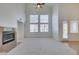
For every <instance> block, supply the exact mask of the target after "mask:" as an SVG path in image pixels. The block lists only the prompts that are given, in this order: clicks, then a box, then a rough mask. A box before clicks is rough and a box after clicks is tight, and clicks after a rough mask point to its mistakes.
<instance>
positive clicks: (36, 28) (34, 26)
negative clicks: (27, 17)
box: [30, 24, 38, 32]
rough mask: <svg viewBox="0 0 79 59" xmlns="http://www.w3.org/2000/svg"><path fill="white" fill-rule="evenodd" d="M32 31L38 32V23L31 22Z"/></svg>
mask: <svg viewBox="0 0 79 59" xmlns="http://www.w3.org/2000/svg"><path fill="white" fill-rule="evenodd" d="M30 32H38V24H30Z"/></svg>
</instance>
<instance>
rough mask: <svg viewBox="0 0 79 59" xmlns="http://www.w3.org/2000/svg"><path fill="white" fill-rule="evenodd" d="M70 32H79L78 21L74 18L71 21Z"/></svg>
mask: <svg viewBox="0 0 79 59" xmlns="http://www.w3.org/2000/svg"><path fill="white" fill-rule="evenodd" d="M70 32H71V33H77V32H78V21H76V20H73V21H71V22H70Z"/></svg>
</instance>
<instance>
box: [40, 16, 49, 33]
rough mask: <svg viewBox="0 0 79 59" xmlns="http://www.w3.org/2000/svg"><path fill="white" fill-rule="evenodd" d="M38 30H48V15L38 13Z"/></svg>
mask: <svg viewBox="0 0 79 59" xmlns="http://www.w3.org/2000/svg"><path fill="white" fill-rule="evenodd" d="M40 32H48V15H40Z"/></svg>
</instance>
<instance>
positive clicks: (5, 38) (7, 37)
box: [2, 31, 15, 45]
mask: <svg viewBox="0 0 79 59" xmlns="http://www.w3.org/2000/svg"><path fill="white" fill-rule="evenodd" d="M14 40H15V32H14V31H3V32H2V44H3V45H4V44H7V43H9V42H11V41H14Z"/></svg>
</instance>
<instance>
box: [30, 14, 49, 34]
mask: <svg viewBox="0 0 79 59" xmlns="http://www.w3.org/2000/svg"><path fill="white" fill-rule="evenodd" d="M32 15H33V14H32ZM29 16H30V15H29ZM30 24H38V32H40V33H46V32H45V31H44V32H41V31H40V28H41V27H40V25H41V24H48V31H47V32H49V15H48V23H43V22H42V23H41V22H40V15H38V22H37V23H32V22H31V23H30V21H29V25H30ZM32 33H33V32H32ZM34 33H37V32H34Z"/></svg>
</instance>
